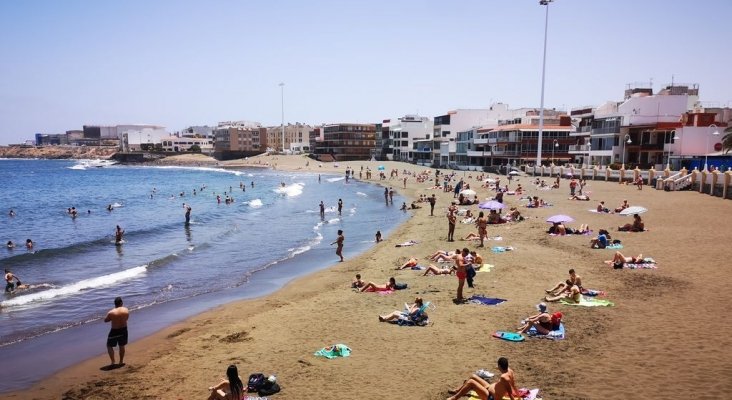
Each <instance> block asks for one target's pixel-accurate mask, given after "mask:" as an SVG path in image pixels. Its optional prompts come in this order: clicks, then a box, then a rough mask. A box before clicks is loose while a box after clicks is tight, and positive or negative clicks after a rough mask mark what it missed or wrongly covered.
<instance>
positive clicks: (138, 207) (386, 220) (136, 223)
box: [0, 160, 406, 352]
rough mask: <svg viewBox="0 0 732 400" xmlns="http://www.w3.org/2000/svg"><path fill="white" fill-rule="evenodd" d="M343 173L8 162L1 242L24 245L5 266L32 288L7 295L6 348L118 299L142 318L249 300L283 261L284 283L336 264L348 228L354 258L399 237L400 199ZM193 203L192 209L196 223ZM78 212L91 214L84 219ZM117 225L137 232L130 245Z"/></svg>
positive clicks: (97, 314)
mask: <svg viewBox="0 0 732 400" xmlns="http://www.w3.org/2000/svg"><path fill="white" fill-rule="evenodd" d="M335 172H337V173H338V174H337V175H322V177H321V178H320V180H319V177H318V175H316V174H304V173H300V174H298V173H285V172H279V171H272V170H267V169H260V168H256V169H254V168H252V169H241V170H228V169H221V168H205V167H148V166H120V165H118V166H111V167H105V168H83V167H81V166H79V165H78V164H77V163H76V162H74V161H67V160H58V161H54V160H0V180H1V181H2V182H3V190H1V191H0V240H2V241H3V243H5V242H7V241H9V240H12V241H13V242H15V243H16V244H17V247H16V248H15V249H13V250H9V249H5V248H0V267H2V268H7V269H10V270H12V271H13V273H15V274H16V275H17V276H18V277H19V278H20V279H21V280H22V282H23V283H24V284H29V285H31V287H30V288H29V289H26V290H21V291H17V292H16V293H13V294H3V295H2V296H0V352H2V351H3V349H4V348H7V347H12V346H17V345H19V344H20V343H23V342H28V341H33V340H38V339H39V338H42V337H44V336H47V335H54V334H58V332H59V331H63V330H66V329H73V327H76V326H79V325H84V324H101V319H103V318H104V315H105V314H106V312H107V311H108V310H109V309H110V308H111V307H112V300H113V299H114V297H116V296H122V297H123V299H124V301H125V305H126V306H128V307H129V308H130V309H131V310H132V312H133V313H135V312H138V311H143V310H146V311H147V312H148V313H152V314H154V312H155V309H156V307H160V308H161V309H162V308H167V309H170V308H175V307H177V306H178V304H180V307H190V306H191V304H193V305H195V303H196V299H198V298H201V299H204V298H205V299H207V300H206V301H207V302H210V299H211V297H212V296H214V297H215V296H216V294H217V293H221V294H222V296H224V297H226V298H227V299H229V300H232V299H236V298H239V297H240V298H244V297H246V296H247V293H248V291H251V290H253V289H255V288H252V287H251V286H252V285H255V283H254V282H256V281H257V279H255V278H256V277H257V274H262V276H268V275H267V272H266V271H267V270H268V269H270V268H272V267H273V266H276V265H279V266H280V268H281V270H279V271H278V272H277V274H278V276H279V280H278V281H277V282H278V285H281V284H282V283H283V282H285V281H286V280H287V276H288V272H287V269H286V268H292V269H293V275H301V274H302V273H303V268H305V270H315V269H319V268H323V267H327V266H329V265H332V264H333V263H335V262H336V261H337V257H336V255H335V254H334V252H335V249H334V247H333V246H330V243H331V242H332V241H334V240H335V238H336V236H337V233H336V231H337V230H338V229H343V230H344V233H345V236H346V242H345V251H344V253H345V254H344V255H345V256H346V257H347V258H348V257H352V256H354V255H355V254H356V253H357V252H359V251H363V250H365V249H366V248H368V247H369V246H371V245H372V243H373V239H374V233H375V232H376V231H377V230H381V231H382V232H388V231H389V230H390V229H392V228H393V227H395V226H396V225H397V224H399V223H400V222H402V221H404V219H405V218H406V216H405V214H404V213H402V212H400V211H399V210H398V207H393V206H385V205H384V198H383V189H381V188H380V187H378V186H376V185H371V184H367V183H362V182H358V181H354V180H351V181H350V182H349V183H346V182H345V179H344V178H343V175H342V171H340V172H338V171H337V170H336V171H335ZM252 183H253V186H252ZM283 185H284V186H283ZM242 187H243V188H242ZM194 189H195V190H196V194H195V195H194V194H193V191H194ZM217 195H218V196H220V197H221V202H220V203H219V202H218V201H217V199H216V196H217ZM227 195H228V196H232V197H233V198H234V201H233V202H232V203H231V204H226V203H225V201H224V199H225V196H227ZM339 198H342V199H343V203H344V207H343V211H342V214H341V215H339V214H338V212H337V210H336V205H337V201H338V199H339ZM321 200H322V201H324V202H325V204H326V206H327V209H326V214H325V218H323V219H321V218H320V215H319V210H318V204H319V202H320V201H321ZM397 201H398V199H395V203H397V204H400V201H399V202H397ZM184 203H185V204H188V205H190V206H191V208H192V213H191V223H190V225H188V226H186V224H185V217H184V213H185V209H184ZM110 204H111V205H112V206H113V210H112V211H108V210H107V206H108V205H110ZM69 207H75V208H76V210H77V211H78V215H77V216H76V217H75V218H72V217H71V216H70V215H69V214H68V213H67V209H68V208H69ZM11 209H12V210H13V211H14V212H15V214H16V215H15V216H12V217H11V216H10V215H9V211H10V210H11ZM116 225H120V226H121V227H122V228H123V229H124V230H125V234H124V243H123V244H122V245H119V246H118V245H115V243H114V230H115V226H116ZM26 239H32V240H33V242H34V243H35V246H34V248H33V250H32V251H28V250H26V249H25V246H24V243H25V240H26ZM299 264H303V265H306V266H305V267H302V266H301V265H299ZM295 269H297V273H295V272H294V270H295ZM305 272H307V271H305ZM260 280H261V278H260ZM275 286H276V285H275ZM183 300H185V301H183ZM195 308H196V307H193V309H195ZM184 314H185V313H184ZM100 350H101V351H102V352H103V349H100Z"/></svg>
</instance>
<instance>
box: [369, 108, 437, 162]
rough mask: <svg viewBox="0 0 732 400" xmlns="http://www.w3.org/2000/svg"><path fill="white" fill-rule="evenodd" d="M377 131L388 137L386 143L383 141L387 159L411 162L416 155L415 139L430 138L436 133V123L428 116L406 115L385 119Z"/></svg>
mask: <svg viewBox="0 0 732 400" xmlns="http://www.w3.org/2000/svg"><path fill="white" fill-rule="evenodd" d="M377 132H378V133H379V134H380V136H381V137H382V140H383V139H384V137H385V138H386V139H387V140H386V143H384V142H383V141H382V148H385V150H386V151H385V154H384V156H385V158H386V159H387V160H396V161H399V160H401V161H410V162H411V161H413V160H414V156H415V151H414V150H415V146H414V143H415V141H419V140H425V139H430V138H431V137H432V135H433V133H434V125H433V123H432V121H430V119H429V118H427V117H421V116H419V115H405V116H403V117H401V118H395V119H387V120H384V121H383V122H382V123H381V129H380V130H377ZM384 144H385V146H384Z"/></svg>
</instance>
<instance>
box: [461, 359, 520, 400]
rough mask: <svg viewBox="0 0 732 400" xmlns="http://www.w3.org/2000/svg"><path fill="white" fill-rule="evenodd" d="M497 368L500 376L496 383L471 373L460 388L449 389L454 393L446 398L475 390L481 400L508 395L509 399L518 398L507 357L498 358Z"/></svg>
mask: <svg viewBox="0 0 732 400" xmlns="http://www.w3.org/2000/svg"><path fill="white" fill-rule="evenodd" d="M498 369H499V370H500V371H501V376H500V377H499V378H498V382H496V383H488V382H486V381H485V380H484V379H483V378H481V377H479V376H478V375H475V374H473V375H472V376H471V377H470V378H468V380H466V381H465V382H464V383H463V385H462V386H460V388H458V389H455V390H449V391H448V392H449V393H454V394H455V395H454V396H452V397H448V398H447V400H457V399H460V398H462V397H465V396H468V393H470V392H471V391H475V393H476V394H477V395H478V398H479V399H481V400H488V399H503V398H505V397H508V398H510V399H512V400H513V399H518V398H519V394H518V389H516V379H515V375H514V373H513V370H512V369H511V368H509V367H508V359H507V358H505V357H501V358H499V359H498Z"/></svg>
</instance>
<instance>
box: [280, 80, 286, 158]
mask: <svg viewBox="0 0 732 400" xmlns="http://www.w3.org/2000/svg"><path fill="white" fill-rule="evenodd" d="M279 87H280V100H281V103H282V154H285V84H284V82H280V84H279Z"/></svg>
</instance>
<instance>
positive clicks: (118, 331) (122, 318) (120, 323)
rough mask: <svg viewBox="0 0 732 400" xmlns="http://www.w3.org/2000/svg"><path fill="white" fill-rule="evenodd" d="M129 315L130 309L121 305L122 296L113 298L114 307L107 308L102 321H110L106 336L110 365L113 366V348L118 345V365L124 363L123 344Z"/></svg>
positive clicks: (125, 340)
mask: <svg viewBox="0 0 732 400" xmlns="http://www.w3.org/2000/svg"><path fill="white" fill-rule="evenodd" d="M129 317H130V311H129V310H128V309H127V307H124V306H122V298H121V297H117V298H115V299H114V308H113V309H111V310H109V312H108V313H107V317H106V318H104V322H111V323H112V329H111V330H110V331H109V335H108V336H107V352H108V353H109V359H110V360H111V361H112V363H111V364H110V366H115V365H117V364H115V362H114V348H115V347H116V346H119V366H123V365H125V363H124V359H125V346H126V345H127V319H128V318H129Z"/></svg>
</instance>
